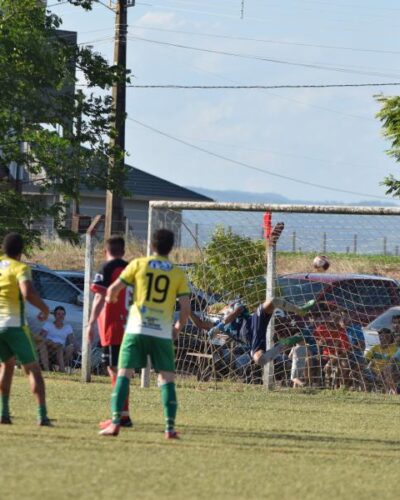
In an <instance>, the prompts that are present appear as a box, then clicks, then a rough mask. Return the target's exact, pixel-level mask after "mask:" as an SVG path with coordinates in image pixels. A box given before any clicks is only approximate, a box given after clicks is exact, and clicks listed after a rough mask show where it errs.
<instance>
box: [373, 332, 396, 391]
mask: <svg viewBox="0 0 400 500" xmlns="http://www.w3.org/2000/svg"><path fill="white" fill-rule="evenodd" d="M378 334H379V342H380V343H379V345H374V346H373V347H371V349H370V350H369V351H368V352H367V354H366V355H365V357H366V359H367V360H369V362H370V363H369V365H368V368H370V369H371V371H372V375H373V377H374V380H375V381H376V382H377V383H378V384H379V385H381V386H382V387H383V389H384V390H385V391H390V390H391V388H392V387H391V386H392V384H391V380H390V378H389V367H390V366H391V363H392V360H393V358H394V356H395V355H396V352H397V350H398V346H397V344H396V343H395V342H394V335H393V333H392V332H391V330H389V328H381V329H380V330H379V332H378Z"/></svg>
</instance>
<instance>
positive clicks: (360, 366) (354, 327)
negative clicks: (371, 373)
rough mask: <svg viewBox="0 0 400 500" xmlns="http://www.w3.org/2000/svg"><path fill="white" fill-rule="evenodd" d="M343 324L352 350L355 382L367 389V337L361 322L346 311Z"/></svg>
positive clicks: (350, 355) (349, 354) (350, 353)
mask: <svg viewBox="0 0 400 500" xmlns="http://www.w3.org/2000/svg"><path fill="white" fill-rule="evenodd" d="M342 320H343V326H344V328H345V329H346V333H347V336H348V338H349V342H350V351H349V353H348V357H349V361H350V367H351V371H352V374H353V375H354V379H355V380H354V382H355V383H358V384H359V385H360V386H361V387H362V388H363V389H366V386H367V384H366V379H365V375H366V371H365V370H366V366H367V363H366V360H365V356H364V351H365V337H364V332H363V329H362V326H361V324H360V323H357V322H356V321H354V320H353V319H352V318H351V317H350V315H349V314H346V312H345V311H343V313H342Z"/></svg>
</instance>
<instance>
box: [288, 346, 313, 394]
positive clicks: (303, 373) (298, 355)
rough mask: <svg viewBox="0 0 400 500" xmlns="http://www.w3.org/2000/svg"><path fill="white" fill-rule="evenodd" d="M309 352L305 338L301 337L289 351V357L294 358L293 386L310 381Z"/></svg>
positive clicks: (291, 378)
mask: <svg viewBox="0 0 400 500" xmlns="http://www.w3.org/2000/svg"><path fill="white" fill-rule="evenodd" d="M309 354H310V352H309V349H308V347H307V346H306V342H305V340H304V338H303V339H299V340H298V341H297V344H296V345H295V346H294V347H292V349H291V351H290V353H289V359H291V360H292V369H291V372H290V380H291V381H292V382H293V387H303V386H304V385H305V384H306V383H307V384H309V383H310V359H309Z"/></svg>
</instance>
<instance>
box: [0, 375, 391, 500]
mask: <svg viewBox="0 0 400 500" xmlns="http://www.w3.org/2000/svg"><path fill="white" fill-rule="evenodd" d="M46 382H47V390H48V400H49V409H50V416H51V417H52V418H54V419H55V425H56V427H54V428H38V427H36V426H35V405H34V402H33V400H32V398H31V395H30V394H29V391H28V387H27V381H26V380H25V378H24V377H22V376H21V375H17V376H16V377H15V381H14V386H13V395H12V401H11V403H12V413H13V415H14V419H13V421H14V423H13V425H12V426H1V428H0V450H1V451H0V498H1V499H2V500H5V499H11V498H12V499H22V498H30V499H39V498H40V499H44V500H46V499H64V498H68V499H81V498H84V499H111V498H116V499H117V498H121V499H128V500H129V499H142V498H143V499H150V498H161V499H164V498H168V499H169V498H171V499H172V498H175V499H183V498H185V499H191V498H201V499H203V498H204V499H215V498H227V499H230V498H246V499H253V498H254V499H259V498H271V499H272V498H273V499H275V498H277V499H280V500H282V499H301V500H303V499H320V498H326V499H336V498H341V499H347V498H349V499H350V498H354V499H367V498H371V499H376V498H379V499H395V498H398V474H399V467H400V436H399V430H400V402H399V398H398V397H396V396H383V395H382V396H381V395H375V394H368V395H365V394H358V393H344V392H340V391H336V392H329V393H325V392H316V393H306V392H294V391H293V390H290V391H289V390H288V391H287V392H272V393H269V394H266V393H265V392H264V391H263V389H262V387H260V386H259V387H249V386H243V385H240V386H239V385H238V386H235V385H227V386H223V385H221V386H220V388H219V389H218V390H216V389H215V387H213V388H208V389H207V386H204V390H200V389H197V390H196V389H194V388H193V387H188V386H185V385H182V384H180V386H179V394H178V395H179V402H180V411H179V418H178V420H179V425H178V427H179V429H180V430H181V432H182V439H181V440H180V441H179V442H165V441H164V438H163V434H162V416H161V408H160V404H159V401H160V396H159V391H158V389H157V388H156V387H153V388H151V389H147V390H141V389H139V388H138V387H136V386H135V387H133V388H132V389H133V390H132V397H131V404H132V408H133V416H134V419H135V422H136V425H135V428H134V429H126V430H124V431H123V432H122V433H121V434H120V436H119V437H118V438H104V437H99V436H98V435H97V423H98V421H99V420H101V419H103V418H105V417H107V416H108V401H109V396H110V388H109V384H108V381H107V380H106V379H102V378H98V379H96V380H95V381H94V382H93V383H91V384H87V385H84V384H81V383H80V382H79V381H78V380H77V379H76V380H74V379H71V377H70V378H69V379H67V378H62V376H61V375H58V376H57V375H54V376H51V377H48V378H47V379H46Z"/></svg>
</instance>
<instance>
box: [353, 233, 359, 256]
mask: <svg viewBox="0 0 400 500" xmlns="http://www.w3.org/2000/svg"><path fill="white" fill-rule="evenodd" d="M357 240H358V236H357V235H356V234H355V235H354V236H353V253H357V246H358V244H357V243H358V241H357Z"/></svg>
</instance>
